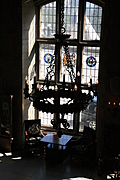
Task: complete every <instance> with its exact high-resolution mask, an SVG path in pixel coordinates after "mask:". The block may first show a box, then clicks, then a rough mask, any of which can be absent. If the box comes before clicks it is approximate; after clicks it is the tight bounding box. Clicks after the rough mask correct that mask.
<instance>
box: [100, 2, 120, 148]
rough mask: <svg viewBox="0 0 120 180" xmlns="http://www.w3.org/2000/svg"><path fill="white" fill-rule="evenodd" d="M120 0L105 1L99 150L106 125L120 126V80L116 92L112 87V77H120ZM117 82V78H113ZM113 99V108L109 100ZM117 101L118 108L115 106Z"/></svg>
mask: <svg viewBox="0 0 120 180" xmlns="http://www.w3.org/2000/svg"><path fill="white" fill-rule="evenodd" d="M118 4H119V1H118V0H117V1H113V0H109V1H105V11H104V19H103V34H102V45H101V58H100V74H99V76H100V78H99V94H98V107H97V141H98V151H100V150H101V149H102V147H103V146H104V138H105V137H104V136H105V127H106V126H107V125H114V124H116V125H117V126H120V109H119V108H118V104H117V103H118V102H119V100H120V85H119V84H120V82H119V80H117V81H116V87H117V88H116V90H115V86H112V88H114V90H115V93H114V92H113V91H112V89H111V85H110V84H111V83H110V82H111V79H113V78H114V77H115V76H116V75H117V76H118V77H120V60H119V57H120V45H119V44H120V25H119V20H120V7H119V5H118ZM113 82H114V83H115V79H113ZM109 101H111V109H109V107H108V102H109ZM113 102H116V108H114V107H113Z"/></svg>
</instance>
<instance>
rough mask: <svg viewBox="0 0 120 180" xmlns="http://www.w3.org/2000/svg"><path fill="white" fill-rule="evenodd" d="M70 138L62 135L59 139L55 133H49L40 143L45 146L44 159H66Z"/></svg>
mask: <svg viewBox="0 0 120 180" xmlns="http://www.w3.org/2000/svg"><path fill="white" fill-rule="evenodd" d="M71 139H72V136H70V135H65V134H63V135H62V136H61V138H59V137H58V135H57V133H56V132H49V133H48V134H47V135H46V136H45V137H44V138H43V139H41V142H43V144H44V145H45V147H46V148H45V151H46V159H49V160H55V161H63V160H64V159H65V158H66V157H67V155H68V154H67V152H68V149H69V150H70V148H69V145H70V140H71Z"/></svg>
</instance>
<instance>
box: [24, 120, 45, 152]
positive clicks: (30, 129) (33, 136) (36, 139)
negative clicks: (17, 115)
mask: <svg viewBox="0 0 120 180" xmlns="http://www.w3.org/2000/svg"><path fill="white" fill-rule="evenodd" d="M24 122H25V149H26V150H27V151H28V152H32V153H34V152H36V151H39V152H41V153H43V146H42V144H41V143H40V140H41V139H42V138H43V134H42V131H41V120H40V119H34V120H25V121H24Z"/></svg>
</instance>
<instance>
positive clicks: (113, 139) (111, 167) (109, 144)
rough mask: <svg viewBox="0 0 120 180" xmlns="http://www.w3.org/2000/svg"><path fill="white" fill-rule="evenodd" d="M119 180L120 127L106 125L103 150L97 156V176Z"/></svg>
mask: <svg viewBox="0 0 120 180" xmlns="http://www.w3.org/2000/svg"><path fill="white" fill-rule="evenodd" d="M103 174H104V175H105V176H106V178H107V176H109V177H110V178H112V179H118V178H120V127H119V126H117V125H113V124H111V125H106V126H105V131H104V148H103V150H102V152H100V154H99V160H98V175H103Z"/></svg>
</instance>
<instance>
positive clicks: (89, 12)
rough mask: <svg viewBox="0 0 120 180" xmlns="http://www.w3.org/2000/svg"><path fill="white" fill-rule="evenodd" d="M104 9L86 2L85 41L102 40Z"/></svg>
mask: <svg viewBox="0 0 120 180" xmlns="http://www.w3.org/2000/svg"><path fill="white" fill-rule="evenodd" d="M101 22H102V7H100V6H98V5H96V4H93V3H90V2H86V13H85V32H84V37H83V39H84V40H100V37H101Z"/></svg>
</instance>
